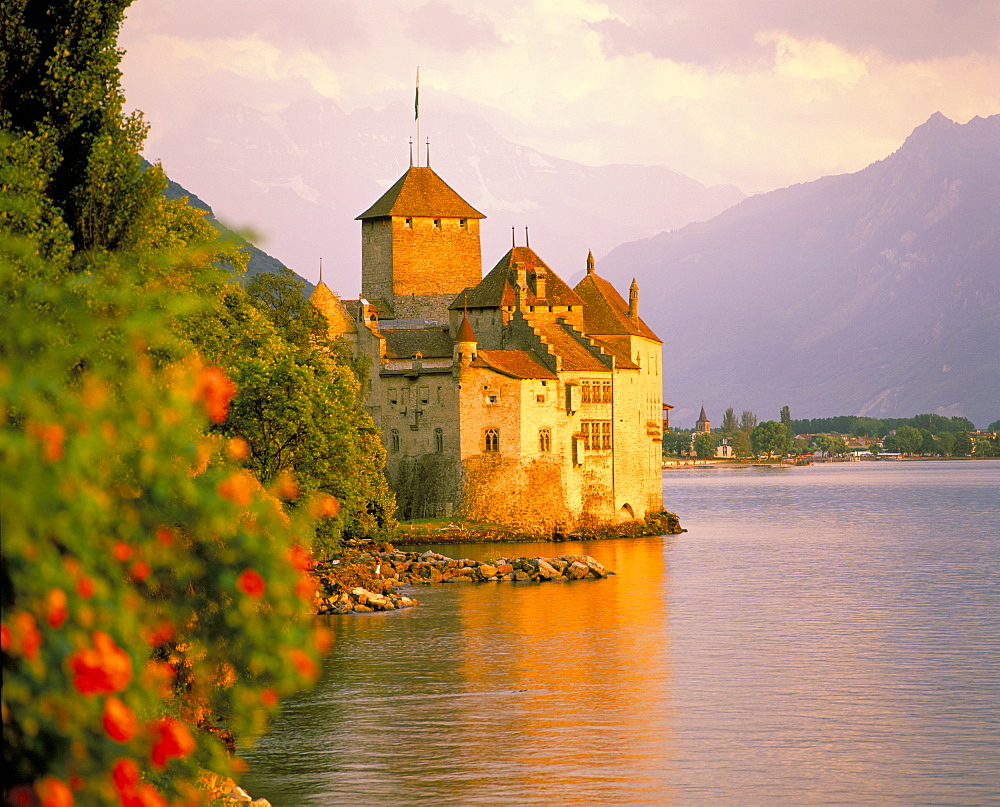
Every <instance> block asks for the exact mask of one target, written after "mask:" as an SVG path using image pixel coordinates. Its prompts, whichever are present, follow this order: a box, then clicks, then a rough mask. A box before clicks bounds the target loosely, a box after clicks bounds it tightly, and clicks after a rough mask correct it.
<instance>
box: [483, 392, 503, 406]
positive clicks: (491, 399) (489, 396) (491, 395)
mask: <svg viewBox="0 0 1000 807" xmlns="http://www.w3.org/2000/svg"><path fill="white" fill-rule="evenodd" d="M486 403H488V404H498V403H500V394H499V393H497V392H487V393H486Z"/></svg>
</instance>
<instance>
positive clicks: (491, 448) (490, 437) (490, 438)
mask: <svg viewBox="0 0 1000 807" xmlns="http://www.w3.org/2000/svg"><path fill="white" fill-rule="evenodd" d="M483 451H486V452H488V453H491V454H493V453H496V452H498V451H500V430H499V429H487V430H486V431H484V432H483Z"/></svg>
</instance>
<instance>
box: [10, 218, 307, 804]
mask: <svg viewBox="0 0 1000 807" xmlns="http://www.w3.org/2000/svg"><path fill="white" fill-rule="evenodd" d="M0 253H2V256H0V257H2V260H0V288H2V290H3V296H4V300H5V303H6V309H5V320H4V330H5V333H4V338H3V341H2V348H0V380H2V383H0V460H2V486H3V490H4V495H3V497H2V501H0V517H2V529H3V575H2V581H0V591H2V596H3V614H4V620H3V650H4V656H3V678H4V685H3V713H4V759H5V764H8V765H9V766H10V768H9V769H8V771H7V774H6V776H7V778H8V781H9V782H10V783H11V784H13V785H16V784H17V783H22V785H23V786H24V787H30V786H31V785H32V784H34V785H35V790H36V793H41V792H42V791H44V790H45V789H46V788H48V789H49V791H51V790H52V789H53V788H54V789H55V790H56V791H58V792H65V793H68V792H69V791H68V790H65V788H67V787H69V788H71V789H72V790H73V791H74V794H73V795H74V797H75V803H79V804H105V803H110V802H113V801H117V800H119V799H121V800H122V802H123V803H124V801H125V799H126V796H128V795H129V794H130V793H131V794H132V795H133V796H135V795H136V794H140V795H141V794H142V793H146V794H147V796H148V793H149V791H148V788H149V787H150V785H149V782H155V783H156V787H157V789H159V790H160V791H161V792H163V793H164V794H166V795H168V796H171V797H179V798H182V799H184V800H186V801H191V800H197V794H196V793H195V792H194V791H193V788H192V785H191V783H192V782H194V781H195V780H196V777H197V771H198V766H199V765H203V766H208V767H211V768H212V769H214V770H219V771H223V772H226V771H229V769H230V764H229V762H228V755H227V754H226V753H225V751H224V748H223V745H222V744H221V743H220V742H219V741H218V740H215V739H213V738H212V737H210V736H209V735H207V734H203V733H199V732H194V731H192V727H194V726H196V725H197V726H201V727H203V728H207V727H208V726H210V725H211V724H212V723H213V721H215V720H217V719H219V718H220V717H221V718H224V720H225V724H226V726H227V727H228V728H229V729H231V730H232V731H234V732H235V733H236V734H237V735H238V736H240V737H241V738H242V739H245V740H249V739H251V738H252V736H253V735H254V734H255V733H257V732H259V731H261V730H262V728H263V725H264V720H265V717H266V715H267V712H268V711H269V710H271V709H273V708H274V705H275V702H276V698H277V695H278V694H280V693H285V692H289V691H291V690H293V689H295V688H297V687H299V686H301V685H302V684H303V683H304V682H305V681H306V680H309V679H310V678H312V676H313V675H314V674H315V669H316V660H317V652H316V648H315V645H314V641H313V637H312V634H313V631H312V628H311V627H310V621H309V620H308V619H305V618H304V617H306V616H307V615H308V612H309V602H308V600H306V601H303V599H302V597H301V596H300V595H306V596H307V597H308V595H310V594H311V591H312V586H311V585H309V584H307V585H306V586H305V587H304V588H303V585H302V584H303V582H304V581H303V580H302V579H301V578H300V567H301V562H299V567H297V566H296V565H295V564H294V563H293V562H292V561H291V560H290V555H289V553H290V551H291V550H292V548H293V547H294V546H296V545H297V544H298V543H301V541H302V539H303V537H304V536H308V535H309V533H310V531H311V526H310V524H309V515H308V509H307V508H301V509H300V511H299V512H298V513H293V514H292V515H291V517H289V515H288V514H286V513H284V512H283V510H282V508H281V507H280V505H279V504H278V502H277V500H276V499H275V498H274V497H273V496H271V495H269V494H268V493H267V492H266V491H264V490H263V489H262V488H261V487H260V485H258V484H257V483H256V482H255V481H254V480H253V479H252V478H251V477H250V476H249V475H247V474H246V472H245V471H243V470H242V469H241V468H239V467H238V465H237V464H235V463H234V462H233V460H232V459H231V456H230V454H231V446H230V445H229V444H228V442H227V441H226V440H224V439H223V438H221V437H210V436H208V435H206V427H207V426H208V424H209V421H210V420H218V419H220V418H221V417H222V416H223V415H222V412H223V411H224V408H225V399H226V387H225V384H220V383H219V382H220V380H222V379H221V378H220V374H218V373H217V372H216V371H213V370H211V369H210V368H206V367H204V365H202V364H201V363H200V362H199V361H197V360H195V359H185V360H182V361H179V362H170V363H161V362H160V361H159V359H158V357H160V356H166V355H173V354H175V353H176V352H177V351H178V345H177V344H176V341H175V340H174V339H173V338H172V337H171V335H170V334H169V332H168V331H167V329H166V325H165V322H166V317H165V314H164V311H166V310H170V309H173V310H175V311H176V309H177V308H178V306H179V305H180V302H179V301H178V300H176V298H175V297H174V296H173V295H167V294H163V295H157V294H156V293H154V292H147V293H146V294H144V295H137V294H135V293H134V288H133V286H132V285H130V284H128V283H121V282H120V281H121V279H122V278H124V277H130V276H133V275H134V274H135V273H137V272H139V271H140V270H139V264H138V262H137V261H136V259H135V258H134V256H128V255H124V254H123V255H120V256H112V255H108V256H106V257H104V258H103V259H101V261H100V262H96V261H95V260H94V259H91V260H90V261H89V262H88V263H86V264H81V266H83V267H85V268H87V269H88V270H89V271H88V272H86V273H84V274H81V275H79V276H77V277H76V278H73V277H70V278H69V279H68V280H66V281H65V282H62V283H52V282H37V281H31V280H24V278H23V276H22V274H21V272H20V269H21V267H23V266H30V267H31V268H32V269H33V270H34V272H35V273H36V274H39V275H48V276H51V277H58V276H60V275H63V274H64V270H65V267H61V266H57V265H51V266H50V265H43V264H44V262H43V259H41V258H40V257H39V256H38V254H37V242H35V241H26V240H22V239H14V238H11V237H10V236H9V234H7V235H5V236H4V238H3V241H2V244H0ZM45 310H48V311H58V312H60V316H59V318H58V319H57V318H54V317H46V316H39V315H38V313H39V311H45ZM318 504H320V503H317V505H318ZM292 557H294V556H292ZM236 671H240V674H239V675H237V674H236ZM178 694H180V695H182V696H183V697H180V698H177V697H175V695H178ZM123 766H124V767H123ZM116 774H119V775H118V776H116ZM125 774H128V775H125ZM132 774H135V775H134V776H133V775H132ZM137 777H138V778H137ZM137 797H138V796H137ZM150 798H151V797H150Z"/></svg>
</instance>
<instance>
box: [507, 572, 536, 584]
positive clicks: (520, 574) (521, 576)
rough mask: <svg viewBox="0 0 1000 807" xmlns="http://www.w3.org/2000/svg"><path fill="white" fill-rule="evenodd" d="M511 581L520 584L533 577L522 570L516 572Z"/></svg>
mask: <svg viewBox="0 0 1000 807" xmlns="http://www.w3.org/2000/svg"><path fill="white" fill-rule="evenodd" d="M511 579H513V580H516V581H518V582H520V581H524V580H530V579H531V575H530V574H528V573H527V572H522V571H521V570H518V571H516V572H514V574H512V575H511Z"/></svg>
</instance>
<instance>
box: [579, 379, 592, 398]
mask: <svg viewBox="0 0 1000 807" xmlns="http://www.w3.org/2000/svg"><path fill="white" fill-rule="evenodd" d="M580 394H581V399H582V400H583V402H584V403H591V402H592V401H593V400H594V399H593V397H592V396H591V392H590V382H589V381H581V382H580Z"/></svg>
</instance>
